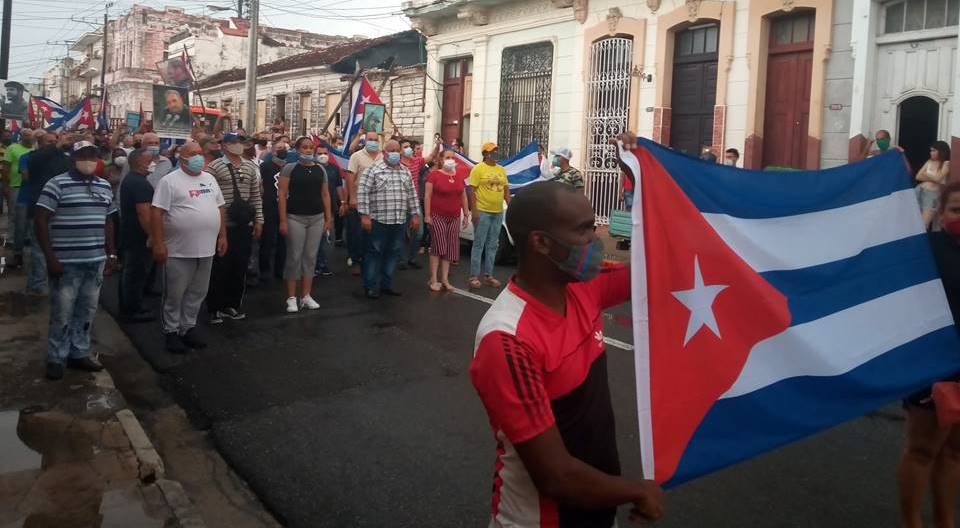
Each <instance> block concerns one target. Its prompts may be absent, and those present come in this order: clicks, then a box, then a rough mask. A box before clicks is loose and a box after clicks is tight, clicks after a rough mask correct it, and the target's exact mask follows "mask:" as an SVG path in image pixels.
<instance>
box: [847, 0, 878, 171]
mask: <svg viewBox="0 0 960 528" xmlns="http://www.w3.org/2000/svg"><path fill="white" fill-rule="evenodd" d="M879 14H880V7H879V5H878V4H877V3H876V2H873V1H870V2H854V3H853V24H852V27H851V29H850V49H851V51H852V55H853V101H852V103H851V105H850V140H849V146H848V150H847V159H848V160H849V161H850V162H854V161H859V160H861V159H863V150H864V148H866V146H867V144H868V143H869V142H870V139H871V138H872V137H873V134H874V131H872V130H870V126H871V116H872V113H873V105H874V102H873V98H874V93H873V88H874V86H873V82H872V80H873V78H874V77H875V68H876V65H875V62H876V55H877V47H876V45H875V41H874V31H873V29H872V28H873V26H874V21H876V20H879Z"/></svg>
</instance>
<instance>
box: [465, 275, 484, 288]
mask: <svg viewBox="0 0 960 528" xmlns="http://www.w3.org/2000/svg"><path fill="white" fill-rule="evenodd" d="M467 284H468V285H470V289H471V290H479V289H480V288H481V287H482V286H483V285H482V284H480V279H478V278H476V277H470V278H469V279H467Z"/></svg>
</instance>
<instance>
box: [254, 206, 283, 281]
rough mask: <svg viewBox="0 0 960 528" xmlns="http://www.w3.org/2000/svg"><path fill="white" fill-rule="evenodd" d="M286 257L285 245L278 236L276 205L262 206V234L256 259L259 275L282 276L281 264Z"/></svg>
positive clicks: (278, 221)
mask: <svg viewBox="0 0 960 528" xmlns="http://www.w3.org/2000/svg"><path fill="white" fill-rule="evenodd" d="M286 257H287V245H286V244H284V243H283V237H281V236H280V218H279V212H278V211H277V208H276V206H273V207H267V206H264V208H263V234H262V235H261V236H260V252H259V253H258V255H257V261H258V263H259V265H260V276H261V277H267V276H269V274H270V273H273V276H274V277H277V278H281V277H283V264H284V262H285V261H286Z"/></svg>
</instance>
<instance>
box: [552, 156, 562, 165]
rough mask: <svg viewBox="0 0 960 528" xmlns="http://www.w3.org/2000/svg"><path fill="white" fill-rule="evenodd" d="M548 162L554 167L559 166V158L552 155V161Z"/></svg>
mask: <svg viewBox="0 0 960 528" xmlns="http://www.w3.org/2000/svg"><path fill="white" fill-rule="evenodd" d="M550 164H551V165H552V166H554V167H559V166H560V158H557V157H554V158H553V161H552V162H551V163H550Z"/></svg>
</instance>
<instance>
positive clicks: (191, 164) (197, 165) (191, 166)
mask: <svg viewBox="0 0 960 528" xmlns="http://www.w3.org/2000/svg"><path fill="white" fill-rule="evenodd" d="M181 161H185V162H186V165H187V169H188V170H189V171H190V172H200V171H202V170H203V162H204V159H203V156H202V155H200V154H197V155H196V156H190V157H189V158H187V159H186V160H181Z"/></svg>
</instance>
